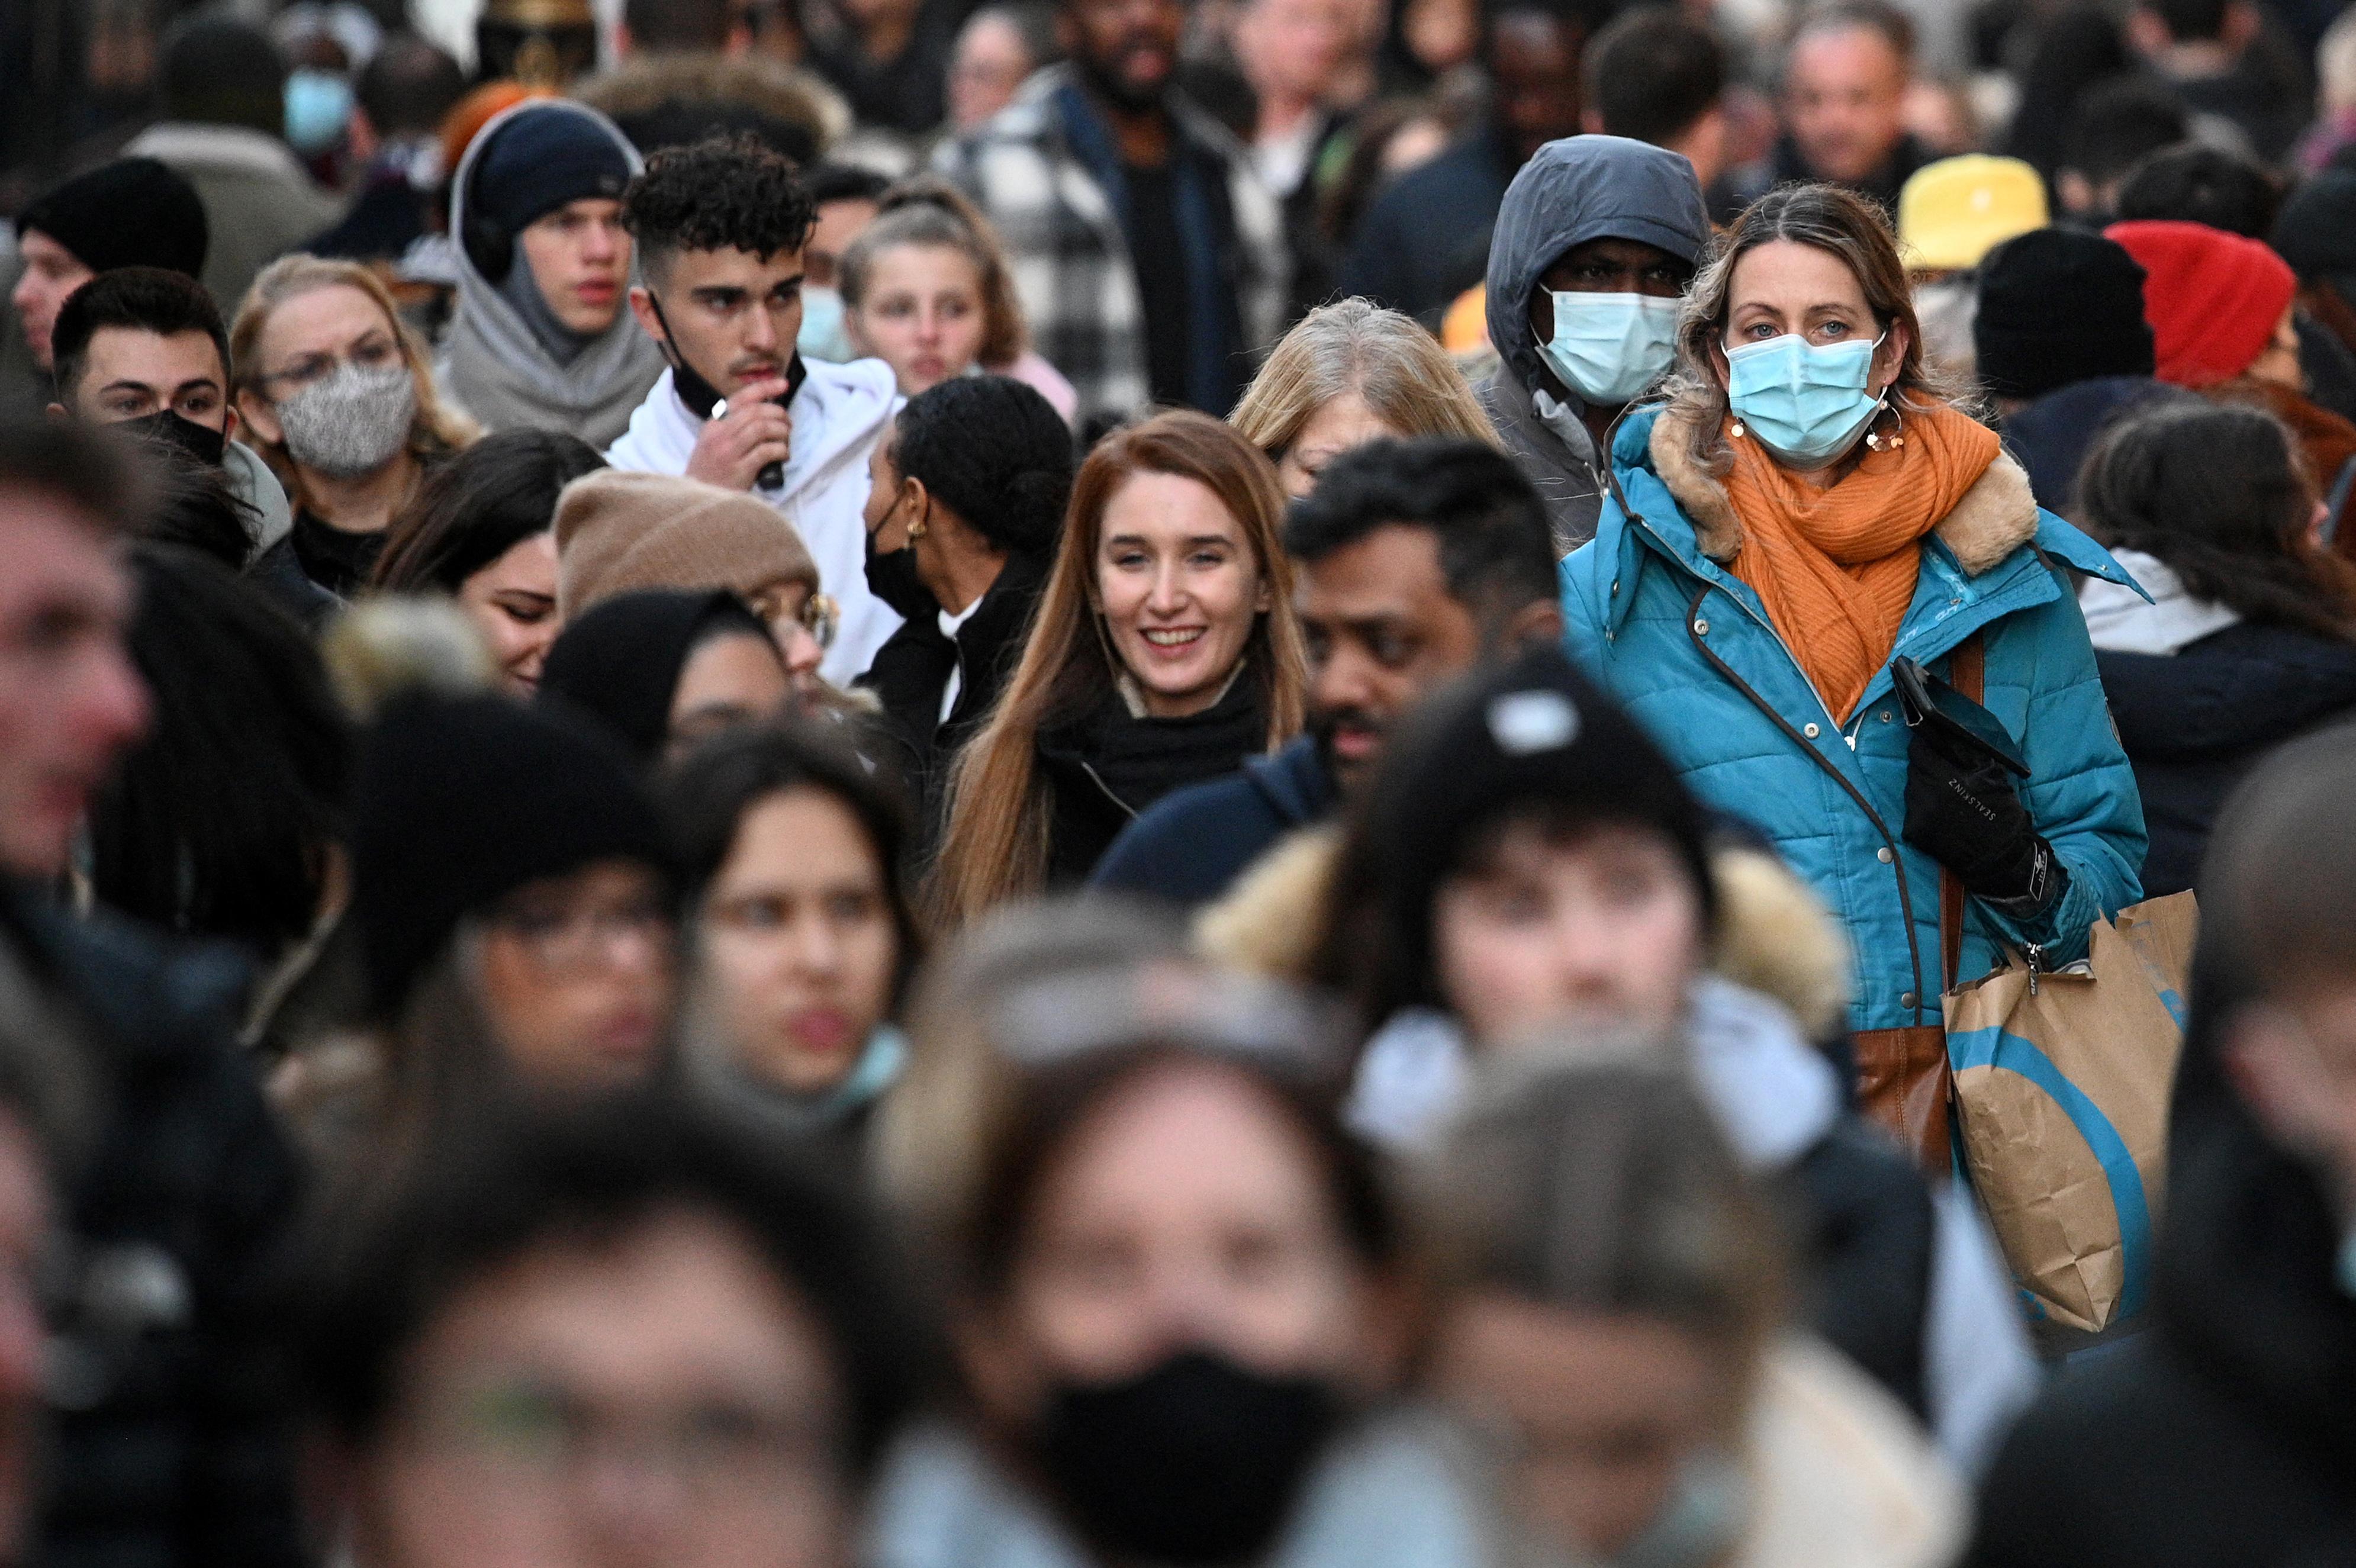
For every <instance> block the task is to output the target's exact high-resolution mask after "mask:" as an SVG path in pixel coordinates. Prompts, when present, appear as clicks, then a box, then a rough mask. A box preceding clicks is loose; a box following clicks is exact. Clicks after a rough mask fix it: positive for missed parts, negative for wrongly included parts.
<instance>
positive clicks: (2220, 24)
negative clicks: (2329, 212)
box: [2126, 0, 2313, 164]
mask: <svg viewBox="0 0 2356 1568" xmlns="http://www.w3.org/2000/svg"><path fill="white" fill-rule="evenodd" d="M2264 28H2265V20H2264V13H2263V12H2262V11H2260V9H2259V8H2258V7H2257V6H2256V5H2252V4H2250V3H2249V0H2138V4H2137V5H2136V6H2135V8H2134V9H2133V10H2131V11H2129V12H2128V13H2127V18H2126V32H2127V41H2128V42H2129V43H2130V44H2131V45H2132V46H2133V47H2134V48H2135V51H2136V53H2137V54H2138V55H2141V56H2142V57H2143V59H2144V62H2145V64H2146V65H2147V67H2149V69H2150V70H2151V72H2152V74H2153V75H2155V76H2157V77H2158V79H2159V80H2161V81H2163V82H2165V83H2167V85H2168V88H2169V91H2171V92H2173V93H2174V94H2175V95H2176V96H2177V98H2178V99H2179V100H2180V101H2182V102H2183V104H2184V106H2185V108H2186V109H2187V110H2189V111H2190V112H2191V113H2192V114H2194V115H2195V116H2196V117H2200V118H2206V119H2213V120H2218V121H2222V122H2223V123H2224V124H2226V125H2228V126H2230V127H2231V128H2232V131H2233V133H2237V135H2238V137H2239V138H2240V139H2241V140H2243V141H2244V143H2245V144H2247V145H2248V147H2249V149H2250V150H2251V151H2252V152H2254V153H2255V154H2257V155H2258V156H2259V157H2261V158H2264V159H2265V161H2266V162H2267V163H2269V164H2274V163H2279V162H2280V161H2281V160H2282V157H2283V155H2284V154H2286V153H2287V152H2289V151H2290V146H2291V144H2292V143H2293V142H2294V141H2296V140H2297V136H2298V133H2299V129H2300V127H2301V126H2302V125H2304V124H2305V123H2306V122H2307V117H2308V112H2310V110H2311V109H2312V107H2313V102H2312V100H2311V99H2310V98H2309V97H2308V92H2307V90H2306V85H2305V83H2304V82H2302V81H2301V80H2299V78H2300V75H2301V73H2300V71H2299V69H2298V67H2297V63H2296V62H2295V61H2293V60H2292V59H2290V58H2289V57H2288V54H2287V51H2286V50H2282V49H2280V48H2278V47H2275V46H2272V45H2265V44H2261V41H2260V40H2261V35H2262V32H2263V30H2264Z"/></svg>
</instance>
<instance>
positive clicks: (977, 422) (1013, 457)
mask: <svg viewBox="0 0 2356 1568" xmlns="http://www.w3.org/2000/svg"><path fill="white" fill-rule="evenodd" d="M894 443H895V444H894V449H893V453H892V461H893V465H894V467H896V468H897V469H898V470H899V471H900V473H901V475H902V476H903V477H905V478H909V479H919V480H922V481H923V482H924V485H925V488H926V489H927V490H929V491H931V492H932V493H933V495H934V496H936V497H937V498H938V499H939V501H940V503H941V504H942V505H943V506H945V507H948V509H949V510H950V511H952V512H955V513H956V514H957V515H958V517H960V518H962V519H963V520H964V521H966V522H968V523H970V524H972V525H973V527H974V528H976V529H978V530H980V534H981V537H982V538H984V539H988V540H989V541H990V542H991V544H993V545H996V546H997V547H998V548H1000V549H1004V550H1008V551H1011V552H1012V553H1014V554H1017V555H1030V556H1036V557H1038V558H1039V559H1041V560H1045V559H1046V558H1047V557H1049V556H1051V555H1053V554H1054V553H1055V540H1056V539H1057V538H1058V537H1060V536H1061V534H1062V532H1063V528H1064V508H1065V507H1066V505H1067V504H1068V503H1069V502H1070V500H1071V496H1072V474H1073V469H1074V466H1075V464H1074V460H1073V454H1072V432H1071V428H1070V427H1069V426H1068V425H1066V424H1065V423H1064V420H1063V416H1062V415H1060V414H1058V413H1057V412H1056V411H1055V409H1054V408H1053V407H1051V406H1050V405H1049V404H1048V402H1047V400H1046V399H1044V398H1043V397H1041V396H1040V395H1039V393H1038V392H1037V390H1036V389H1033V388H1031V387H1029V386H1026V385H1024V384H1023V382H1021V381H1017V380H1014V379H1012V378H1010V377H1006V376H955V377H951V378H950V379H948V380H946V381H943V382H942V383H941V384H940V385H938V386H937V387H933V388H930V389H927V390H926V391H923V392H920V393H918V394H917V395H916V397H913V398H911V399H909V400H908V404H907V407H905V408H904V409H902V410H901V411H900V421H899V426H898V432H897V434H896V435H895V437H894Z"/></svg>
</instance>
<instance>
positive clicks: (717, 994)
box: [664, 727, 923, 1169]
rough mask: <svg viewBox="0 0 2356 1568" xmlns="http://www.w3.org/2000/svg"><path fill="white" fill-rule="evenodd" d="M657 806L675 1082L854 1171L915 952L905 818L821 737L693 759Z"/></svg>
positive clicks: (763, 736)
mask: <svg viewBox="0 0 2356 1568" xmlns="http://www.w3.org/2000/svg"><path fill="white" fill-rule="evenodd" d="M664 795H665V801H664V804H665V806H666V808H667V809H666V815H667V816H668V817H669V822H670V827H671V836H672V837H673V839H674V840H675V841H676V842H677V843H678V844H679V846H680V872H681V877H682V880H683V882H684V885H685V888H686V893H687V904H686V909H687V963H688V981H687V1000H686V1003H685V1007H684V1016H683V1018H682V1020H681V1027H680V1057H681V1061H680V1065H681V1068H682V1070H683V1071H684V1073H685V1075H686V1077H687V1079H688V1081H689V1082H690V1083H692V1084H694V1085H696V1086H697V1087H699V1088H700V1089H701V1090H702V1091H703V1092H705V1093H709V1094H710V1095H711V1096H712V1098H713V1099H714V1100H715V1101H717V1102H718V1103H719V1104H722V1105H723V1106H725V1107H727V1108H729V1109H731V1110H733V1111H734V1112H736V1113H737V1114H740V1115H744V1116H746V1117H748V1118H750V1119H751V1120H752V1121H753V1122H754V1123H755V1125H759V1126H762V1127H765V1128H767V1129H770V1130H773V1131H776V1132H777V1133H780V1134H783V1135H786V1136H812V1135H817V1136H824V1137H828V1138H830V1139H831V1140H833V1142H834V1144H835V1145H836V1146H837V1147H838V1148H839V1151H840V1153H841V1155H842V1157H843V1164H844V1166H845V1168H851V1169H855V1168H858V1166H859V1164H860V1162H861V1157H862V1154H863V1150H864V1145H865V1142H866V1128H867V1126H868V1125H869V1123H870V1122H871V1121H872V1120H873V1117H874V1115H875V1113H876V1109H877V1107H878V1106H879V1105H880V1104H882V1102H883V1098H884V1096H885V1095H887V1094H888V1093H890V1092H891V1089H892V1086H893V1085H894V1083H897V1082H898V1081H899V1077H900V1072H901V1070H902V1068H903V1067H904V1066H905V1064H906V1061H907V1052H908V1048H907V1042H906V1040H905V1039H904V1038H903V1036H902V1035H901V1033H900V1030H899V1029H898V1027H897V1019H898V1018H899V1013H900V1001H901V997H903V996H904V994H905V992H906V989H907V985H908V980H909V977H910V976H912V975H914V974H915V973H916V963H917V960H918V959H919V958H920V957H921V956H922V951H923V950H922V945H921V942H920V939H919V937H918V935H917V929H916V911H915V908H914V906H913V905H912V904H911V902H910V901H909V898H908V893H907V890H906V888H905V884H904V882H903V880H902V869H903V867H904V866H905V859H904V850H905V846H906V844H907V842H908V821H907V814H906V810H905V805H904V804H903V802H902V801H901V799H900V798H899V795H898V792H897V791H896V790H895V789H894V784H893V781H892V780H891V779H890V777H889V775H888V774H885V773H878V772H875V771H872V770H871V768H870V765H869V764H868V763H867V762H866V760H865V759H864V758H862V757H861V756H860V755H859V754H858V753H856V752H852V751H851V750H850V749H849V748H848V747H846V746H845V745H844V744H843V743H842V741H841V738H840V737H839V736H838V735H836V734H834V733H831V732H826V731H818V730H814V729H809V728H805V727H787V728H758V729H752V730H746V731H740V732H738V733H735V734H731V735H728V736H726V737H724V738H722V739H719V740H715V741H712V742H710V743H709V744H706V745H703V746H701V747H698V748H697V749H696V750H695V751H694V752H691V753H690V754H689V756H688V758H687V759H686V761H685V762H683V763H681V764H680V766H679V767H678V768H677V769H675V770H674V771H673V773H671V775H670V777H669V780H668V782H667V784H666V786H665V790H664Z"/></svg>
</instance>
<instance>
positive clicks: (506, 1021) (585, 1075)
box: [475, 860, 672, 1090]
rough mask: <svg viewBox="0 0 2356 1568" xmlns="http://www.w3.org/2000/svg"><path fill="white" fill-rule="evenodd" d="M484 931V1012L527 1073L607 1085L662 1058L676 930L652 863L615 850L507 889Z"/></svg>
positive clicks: (546, 1084)
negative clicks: (618, 855)
mask: <svg viewBox="0 0 2356 1568" xmlns="http://www.w3.org/2000/svg"><path fill="white" fill-rule="evenodd" d="M477 933H478V934H477V946H476V965H475V972H476V974H477V977H478V981H479V989H480V997H481V1001H482V1006H483V1010H484V1014H485V1016H486V1019H487V1022H488V1023H489V1024H490V1027H491V1033H492V1035H493V1037H494V1038H496V1039H497V1040H498V1042H499V1044H500V1046H501V1047H502V1048H503V1049H504V1050H505V1051H506V1052H507V1055H508V1061H509V1066H510V1067H512V1068H513V1069H514V1070H515V1072H516V1074H517V1076H518V1077H519V1078H520V1079H521V1080H522V1081H523V1082H525V1083H529V1084H531V1085H533V1086H535V1087H541V1088H552V1089H560V1090H563V1089H600V1088H609V1087H612V1086H615V1085H617V1084H622V1083H631V1082H633V1081H635V1080H637V1079H639V1078H643V1077H645V1076H646V1075H647V1074H648V1073H649V1072H653V1071H654V1070H655V1068H656V1067H657V1066H658V1065H659V1061H660V1052H661V1049H662V1040H663V1035H664V1026H665V1024H666V1023H667V1022H668V1020H669V1017H670V1008H671V986H672V955H671V944H672V933H671V921H670V913H669V907H668V905H667V904H666V903H665V901H664V899H663V891H662V884H661V882H660V881H659V880H658V879H657V878H656V876H655V874H654V873H653V872H651V871H649V870H648V869H646V868H645V867H643V866H639V865H637V864H635V863H633V862H630V861H626V860H607V861H603V862H600V863H599V864H597V865H594V866H591V867H589V868H587V869H584V870H581V871H576V872H574V873H573V875H571V876H569V877H544V878H542V879H541V880H539V881H536V882H529V883H526V884H525V885H524V886H523V887H521V888H519V889H517V890H516V891H515V892H513V893H511V894H509V896H508V897H507V898H506V899H504V900H502V901H500V903H499V905H498V908H496V909H495V910H493V911H492V912H490V913H489V914H488V915H487V916H486V917H485V918H484V919H483V920H482V921H481V922H480V923H478V926H477Z"/></svg>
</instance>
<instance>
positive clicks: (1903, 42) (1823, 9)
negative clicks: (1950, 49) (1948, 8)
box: [1792, 0, 1914, 61]
mask: <svg viewBox="0 0 2356 1568" xmlns="http://www.w3.org/2000/svg"><path fill="white" fill-rule="evenodd" d="M1852 27H1857V28H1862V29H1863V30H1865V31H1866V32H1869V33H1877V34H1879V35H1880V37H1881V41H1882V42H1884V43H1886V44H1888V45H1889V46H1890V48H1891V50H1892V51H1894V52H1895V53H1896V54H1897V56H1898V58H1899V59H1902V60H1910V61H1911V60H1912V59H1913V58H1914V23H1913V20H1912V18H1911V17H1909V16H1907V15H1906V13H1905V12H1903V11H1901V10H1900V9H1899V8H1898V7H1897V6H1895V5H1889V4H1887V3H1886V0H1829V3H1828V4H1826V5H1812V6H1810V7H1809V8H1808V9H1807V10H1806V11H1805V12H1804V13H1803V14H1802V15H1801V16H1800V25H1799V27H1798V28H1797V29H1796V30H1795V31H1794V33H1793V35H1792V37H1793V41H1794V42H1795V43H1796V42H1797V41H1798V40H1800V39H1801V38H1804V37H1812V36H1814V35H1816V34H1820V33H1839V32H1847V30H1849V29H1850V28H1852Z"/></svg>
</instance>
